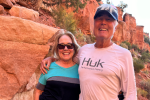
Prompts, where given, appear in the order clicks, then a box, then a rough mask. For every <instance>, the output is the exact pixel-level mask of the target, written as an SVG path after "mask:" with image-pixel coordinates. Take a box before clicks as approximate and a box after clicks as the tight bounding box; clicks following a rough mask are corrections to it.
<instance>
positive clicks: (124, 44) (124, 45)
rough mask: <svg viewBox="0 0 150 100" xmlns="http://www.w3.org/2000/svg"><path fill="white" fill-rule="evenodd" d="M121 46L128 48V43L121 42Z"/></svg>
mask: <svg viewBox="0 0 150 100" xmlns="http://www.w3.org/2000/svg"><path fill="white" fill-rule="evenodd" d="M120 46H121V47H123V48H126V49H128V46H127V45H126V43H121V44H120Z"/></svg>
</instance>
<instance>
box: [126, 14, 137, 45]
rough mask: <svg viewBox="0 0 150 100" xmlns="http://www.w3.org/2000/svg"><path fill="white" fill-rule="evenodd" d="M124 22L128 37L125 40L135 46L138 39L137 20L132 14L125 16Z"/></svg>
mask: <svg viewBox="0 0 150 100" xmlns="http://www.w3.org/2000/svg"><path fill="white" fill-rule="evenodd" d="M123 21H125V23H126V31H127V32H126V35H125V37H126V38H125V40H128V41H129V42H130V43H131V44H135V38H136V19H135V18H134V17H133V16H132V15H131V14H127V13H126V14H125V15H124V17H123Z"/></svg>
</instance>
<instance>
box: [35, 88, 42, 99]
mask: <svg viewBox="0 0 150 100" xmlns="http://www.w3.org/2000/svg"><path fill="white" fill-rule="evenodd" d="M42 92H43V91H42V90H39V89H37V88H36V89H35V92H34V100H39V96H40V95H41V94H42Z"/></svg>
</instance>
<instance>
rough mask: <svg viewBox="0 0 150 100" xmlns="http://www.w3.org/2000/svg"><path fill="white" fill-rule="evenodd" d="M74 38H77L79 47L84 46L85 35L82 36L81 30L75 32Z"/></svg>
mask: <svg viewBox="0 0 150 100" xmlns="http://www.w3.org/2000/svg"><path fill="white" fill-rule="evenodd" d="M75 37H76V38H77V42H78V43H79V45H80V46H83V45H84V44H85V42H86V41H87V40H86V35H85V34H83V32H82V31H81V29H79V30H77V31H76V33H75Z"/></svg>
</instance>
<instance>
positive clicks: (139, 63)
mask: <svg viewBox="0 0 150 100" xmlns="http://www.w3.org/2000/svg"><path fill="white" fill-rule="evenodd" d="M133 63H134V71H135V72H136V73H139V72H140V70H141V69H143V68H144V62H143V61H142V60H141V59H134V61H133Z"/></svg>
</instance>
